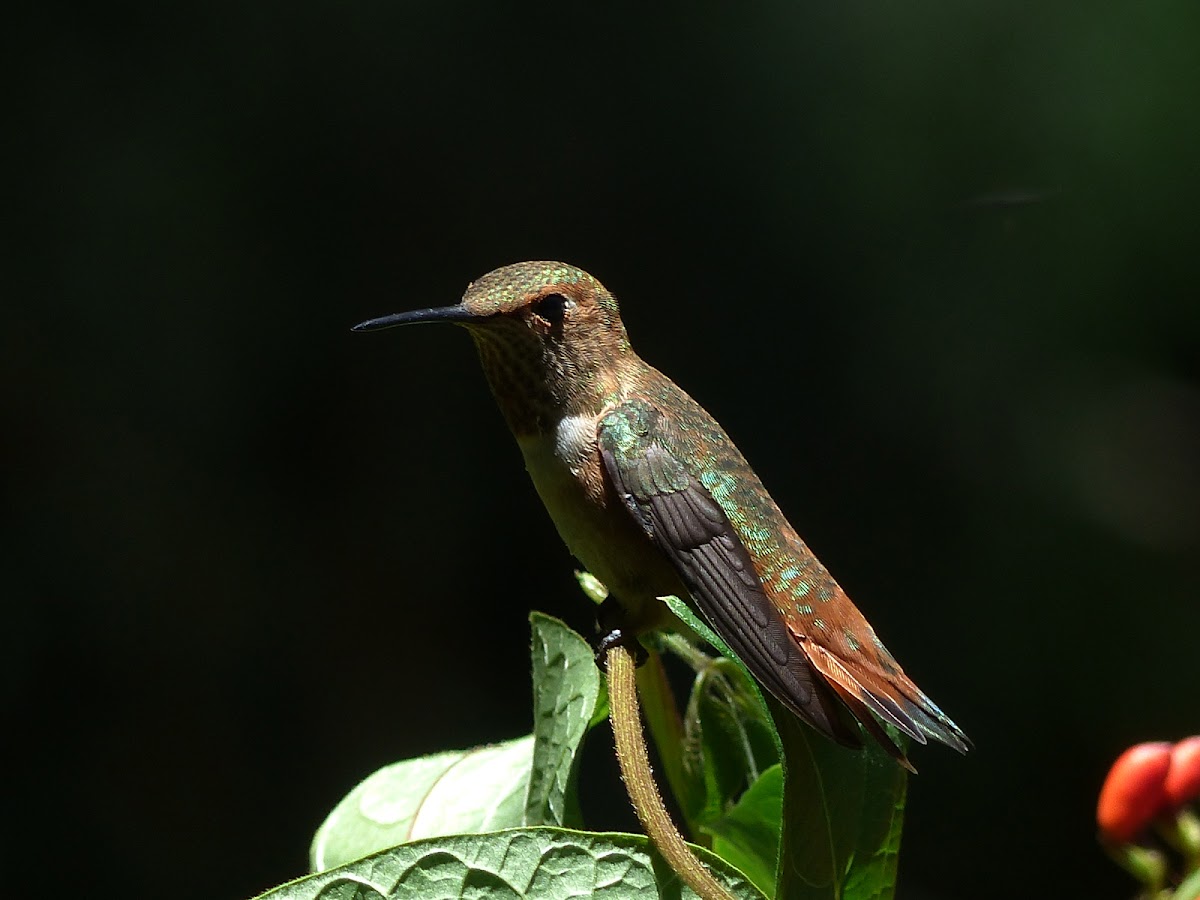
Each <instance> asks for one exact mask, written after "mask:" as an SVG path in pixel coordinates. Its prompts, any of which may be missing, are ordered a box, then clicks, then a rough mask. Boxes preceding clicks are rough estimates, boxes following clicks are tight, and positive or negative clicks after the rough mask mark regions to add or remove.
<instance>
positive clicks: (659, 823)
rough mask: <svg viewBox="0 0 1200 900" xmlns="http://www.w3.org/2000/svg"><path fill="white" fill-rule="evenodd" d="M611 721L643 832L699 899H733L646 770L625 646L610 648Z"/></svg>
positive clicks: (633, 678)
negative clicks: (699, 854) (697, 852)
mask: <svg viewBox="0 0 1200 900" xmlns="http://www.w3.org/2000/svg"><path fill="white" fill-rule="evenodd" d="M606 663H607V665H606V667H605V668H606V669H607V670H608V695H609V701H610V712H609V719H610V721H611V722H612V729H613V738H614V741H615V743H616V747H617V761H618V762H619V763H620V766H621V777H622V778H624V779H625V790H626V791H628V792H629V799H630V801H631V802H632V803H633V809H634V812H636V813H637V817H638V820H639V821H640V822H641V823H642V827H643V828H644V829H646V834H647V835H648V836H649V837H650V840H651V841H652V842H653V843H654V846H655V847H656V848H657V849H658V852H659V853H661V854H662V857H663V859H665V860H666V862H667V864H668V865H669V866H670V867H671V868H672V870H674V872H675V874H677V875H678V876H679V877H680V879H682V880H683V882H684V883H685V884H686V885H687V886H688V887H690V888H691V889H692V890H693V891H695V892H696V893H697V894H698V895H699V896H700V898H701V900H733V898H732V897H731V896H730V894H729V892H728V891H726V890H725V888H724V887H722V886H721V884H720V882H718V881H717V880H716V878H714V877H713V875H712V873H711V872H709V871H708V869H706V868H704V864H703V863H701V862H700V860H699V859H697V858H696V855H695V854H694V853H692V851H691V849H690V848H689V847H688V845H687V843H686V842H685V841H684V839H683V835H681V834H680V833H679V829H677V828H676V827H675V823H674V822H672V821H671V816H670V815H669V814H668V813H667V808H666V806H665V805H664V804H663V799H662V795H661V794H659V792H658V787H657V786H656V785H655V783H654V775H653V773H652V772H651V770H650V755H649V753H648V752H647V748H646V735H645V734H644V733H643V732H642V722H641V715H640V712H639V710H638V697H637V687H636V684H637V676H636V674H635V671H636V669H635V667H634V664H633V656H632V655H631V654H630V652H629V651H628V650H627V649H626V648H624V647H613V648H612V649H610V650H609V651H608V657H607V660H606Z"/></svg>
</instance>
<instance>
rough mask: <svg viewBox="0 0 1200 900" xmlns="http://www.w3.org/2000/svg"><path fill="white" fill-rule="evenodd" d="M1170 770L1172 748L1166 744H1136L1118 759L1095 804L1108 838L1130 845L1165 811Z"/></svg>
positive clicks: (1162, 742)
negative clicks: (1129, 843) (1164, 787)
mask: <svg viewBox="0 0 1200 900" xmlns="http://www.w3.org/2000/svg"><path fill="white" fill-rule="evenodd" d="M1170 766H1171V745H1170V744H1168V743H1166V742H1165V741H1160V742H1156V743H1150V744H1136V745H1134V746H1132V747H1130V748H1129V749H1128V750H1126V751H1125V752H1124V753H1122V754H1121V755H1120V756H1118V757H1117V761H1116V762H1115V763H1113V764H1112V768H1111V769H1109V770H1108V777H1107V778H1105V779H1104V786H1103V787H1102V788H1100V802H1099V803H1097V804H1096V822H1097V824H1098V825H1099V826H1100V833H1101V834H1102V835H1103V836H1104V837H1105V838H1107V839H1108V840H1110V841H1113V842H1115V843H1119V844H1125V843H1128V842H1129V841H1132V840H1133V839H1134V838H1135V837H1137V834H1138V832H1140V831H1141V830H1142V829H1143V828H1145V827H1146V826H1147V825H1149V824H1150V822H1151V821H1152V820H1153V819H1154V817H1155V816H1157V815H1158V814H1159V812H1161V811H1162V809H1163V807H1164V806H1165V805H1166V795H1165V794H1164V791H1163V783H1164V782H1165V781H1166V778H1167V771H1168V770H1169V769H1170Z"/></svg>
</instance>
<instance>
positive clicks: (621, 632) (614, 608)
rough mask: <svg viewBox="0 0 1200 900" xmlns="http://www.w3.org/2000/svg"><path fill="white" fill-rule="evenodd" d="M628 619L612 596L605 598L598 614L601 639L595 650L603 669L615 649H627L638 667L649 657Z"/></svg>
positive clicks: (598, 663)
mask: <svg viewBox="0 0 1200 900" xmlns="http://www.w3.org/2000/svg"><path fill="white" fill-rule="evenodd" d="M628 618H629V617H628V615H627V614H626V612H625V609H624V607H622V606H621V604H620V603H618V602H617V599H616V598H615V597H614V596H613V595H612V594H609V595H608V596H607V597H606V598H604V602H603V603H601V604H600V609H599V611H598V612H597V613H596V628H597V630H598V631H599V633H600V638H599V640H597V641H596V646H595V650H596V665H598V666H599V667H600V668H601V669H603V668H604V667H605V663H606V661H607V659H608V651H609V650H610V649H611V648H613V647H625V648H627V649H628V650H629V652H630V653H632V654H633V660H634V663H636V664H637V665H638V666H641V665H642V663H644V662H645V661H646V660H647V658H648V657H649V654H648V653H647V652H646V648H645V647H643V646H642V642H641V641H639V640H638V638H637V635H636V634H635V633H634V632H633V630H632V629H630V628H629V624H628Z"/></svg>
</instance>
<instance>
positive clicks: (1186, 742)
mask: <svg viewBox="0 0 1200 900" xmlns="http://www.w3.org/2000/svg"><path fill="white" fill-rule="evenodd" d="M1163 792H1164V793H1165V795H1166V802H1167V806H1169V807H1170V808H1171V809H1178V808H1179V807H1181V806H1183V805H1184V804H1185V803H1191V802H1192V801H1193V800H1195V799H1196V798H1197V797H1200V735H1197V736H1196V737H1190V738H1184V739H1183V740H1182V741H1180V742H1179V743H1178V744H1176V745H1175V746H1174V747H1173V748H1171V768H1170V769H1169V770H1168V771H1167V779H1166V781H1165V782H1163Z"/></svg>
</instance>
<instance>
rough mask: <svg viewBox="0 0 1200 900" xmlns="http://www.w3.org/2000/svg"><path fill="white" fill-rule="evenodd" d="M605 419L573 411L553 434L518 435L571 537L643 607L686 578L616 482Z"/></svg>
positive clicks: (549, 506) (610, 582)
mask: <svg viewBox="0 0 1200 900" xmlns="http://www.w3.org/2000/svg"><path fill="white" fill-rule="evenodd" d="M597 419H598V417H596V416H568V417H565V418H563V419H562V421H561V422H560V423H559V424H558V427H557V428H556V429H555V431H554V432H553V434H546V435H538V436H532V435H531V436H523V437H520V438H518V439H517V442H518V444H519V445H520V447H521V452H522V453H523V454H524V456H525V467H526V468H527V469H528V470H529V475H530V477H531V478H532V479H533V483H534V486H535V487H536V488H537V492H538V495H539V496H540V497H541V498H542V502H543V503H544V504H545V506H546V510H547V511H548V512H549V513H550V517H551V518H552V519H553V520H554V524H555V526H556V527H557V528H558V533H559V535H560V536H561V537H562V539H563V542H564V543H565V544H566V545H567V547H568V548H569V549H570V551H571V553H572V554H574V556H575V557H576V558H577V559H578V560H579V561H580V562H581V563H583V565H584V566H585V567H586V568H587V569H588V571H590V572H591V573H592V574H594V575H595V576H596V577H597V578H599V579H600V580H601V581H603V582H604V583H605V584H606V585H607V586H608V587H609V589H610V590H611V591H612V592H613V593H614V594H615V595H616V596H617V597H618V598H619V599H620V600H621V601H622V605H628V606H630V607H634V608H636V607H639V606H641V605H642V604H644V603H645V602H646V601H648V600H652V599H653V598H654V597H658V596H662V595H664V594H669V593H678V592H679V590H681V585H679V583H678V577H677V576H676V574H675V572H674V570H673V569H671V567H670V566H669V565H668V564H667V562H666V560H665V559H664V558H663V557H662V555H661V554H660V553H658V552H657V551H656V550H655V548H654V547H653V545H652V544H651V543H650V540H649V538H647V537H646V535H645V533H644V532H642V530H641V529H640V528H639V527H638V526H637V524H636V523H635V522H634V520H633V517H632V516H631V515H630V514H629V511H628V510H627V509H625V508H624V506H623V505H622V504H621V502H620V500H619V498H617V497H616V496H615V495H614V494H613V492H612V490H611V488H610V487H609V486H608V480H607V478H606V476H605V474H604V464H603V462H602V461H601V458H600V451H599V448H598V446H597V444H596V422H597ZM655 605H657V604H655ZM646 613H649V611H648V610H647V611H646ZM656 615H657V614H655V617H656ZM639 618H640V616H639Z"/></svg>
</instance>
